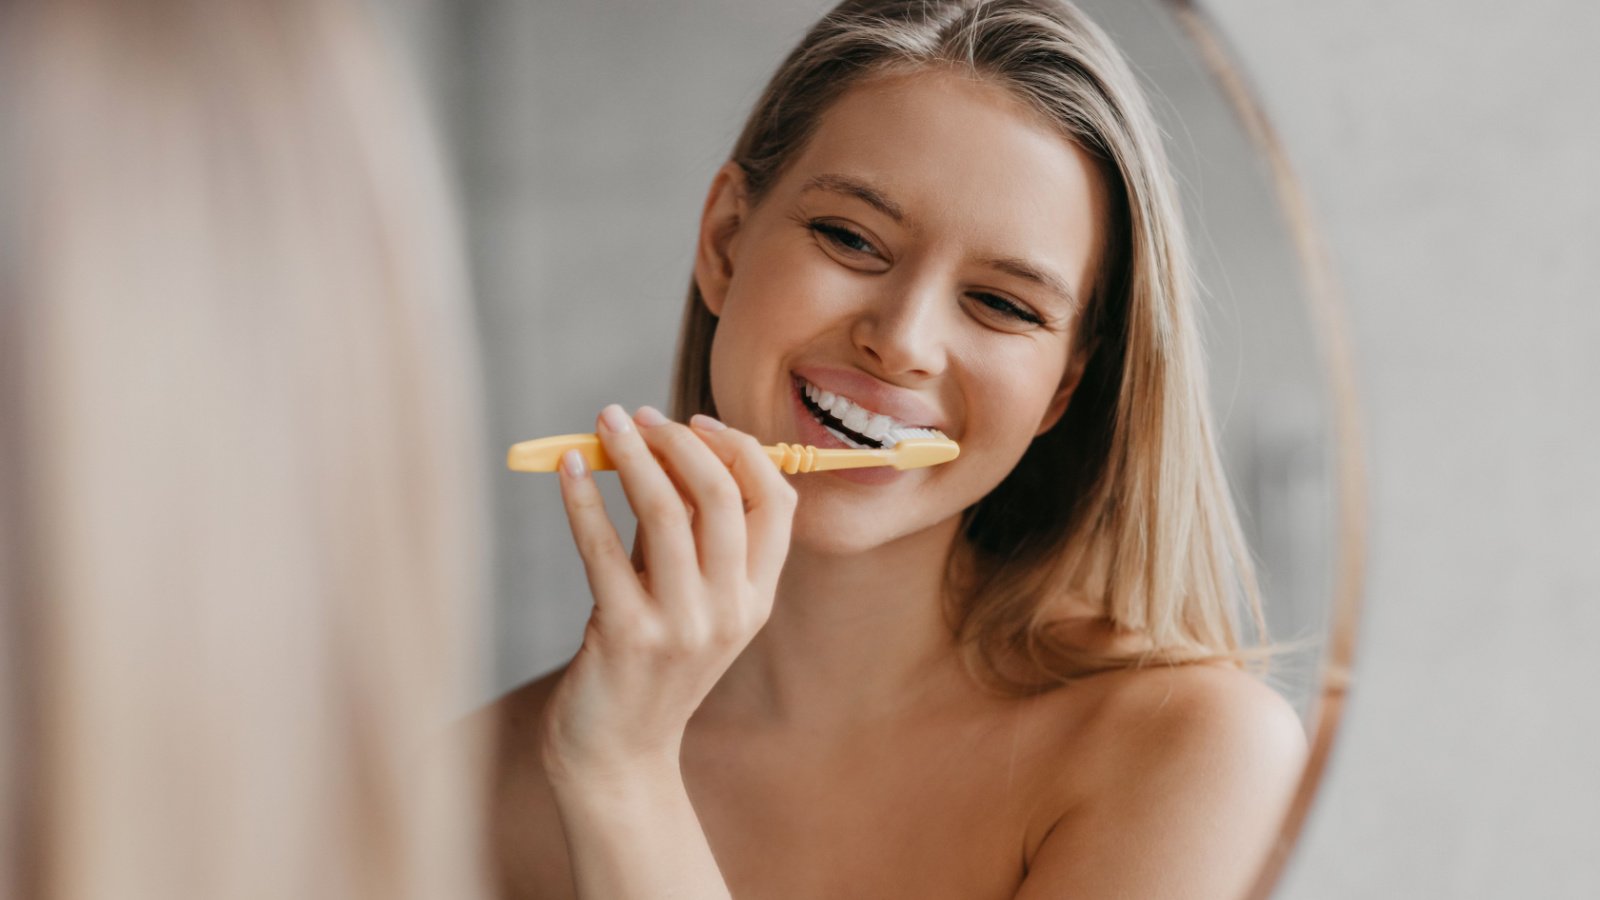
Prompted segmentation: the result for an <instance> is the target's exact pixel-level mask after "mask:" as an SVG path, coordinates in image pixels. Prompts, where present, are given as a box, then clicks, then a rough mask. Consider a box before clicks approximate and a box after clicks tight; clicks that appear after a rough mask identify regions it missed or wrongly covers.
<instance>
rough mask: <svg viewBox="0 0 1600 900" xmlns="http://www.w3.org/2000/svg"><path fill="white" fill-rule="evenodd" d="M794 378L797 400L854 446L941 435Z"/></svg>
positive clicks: (869, 446) (873, 446)
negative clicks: (798, 396) (797, 390)
mask: <svg viewBox="0 0 1600 900" xmlns="http://www.w3.org/2000/svg"><path fill="white" fill-rule="evenodd" d="M795 381H796V383H797V384H798V385H799V388H800V402H801V403H803V404H804V405H805V407H806V409H807V410H809V411H810V413H811V415H812V417H813V418H815V419H816V420H817V423H818V424H820V425H821V426H822V427H823V428H826V429H827V430H828V431H829V433H831V434H832V435H833V436H834V437H837V438H838V439H839V440H841V441H844V442H845V443H846V444H849V445H851V446H853V447H858V448H862V449H873V450H876V449H879V448H882V447H892V446H894V445H895V444H897V443H899V442H900V441H903V440H907V439H909V438H927V437H935V438H942V437H944V434H943V433H942V432H940V431H938V430H936V429H932V428H920V427H918V426H915V425H908V424H906V423H904V422H901V421H898V420H896V419H894V418H891V417H890V416H886V415H883V414H882V413H877V412H873V411H872V410H870V409H867V408H865V407H863V406H861V405H860V404H858V403H856V402H854V401H852V400H851V399H850V398H848V397H844V396H842V395H839V394H835V393H833V392H832V391H825V390H823V389H822V388H819V387H817V386H816V385H814V384H812V383H811V382H809V381H806V380H805V379H804V378H800V377H798V376H796V378H795Z"/></svg>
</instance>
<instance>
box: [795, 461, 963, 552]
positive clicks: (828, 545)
mask: <svg viewBox="0 0 1600 900" xmlns="http://www.w3.org/2000/svg"><path fill="white" fill-rule="evenodd" d="M802 477H804V476H802ZM840 500H841V498H838V497H827V496H811V497H807V496H806V494H805V491H804V490H803V489H802V491H801V497H800V503H799V505H798V506H797V507H796V508H795V517H794V528H793V531H792V532H791V537H790V546H791V547H792V548H793V549H794V550H801V551H805V552H807V553H813V554H818V555H822V556H849V555H853V554H857V553H865V552H868V551H870V550H873V549H876V548H878V547H882V546H884V545H885V544H890V543H893V542H895V541H897V540H900V539H902V538H905V537H908V536H910V535H912V534H916V533H918V532H920V531H923V530H925V529H927V528H930V527H932V526H934V525H936V524H938V522H939V521H940V519H939V518H938V517H936V516H929V515H928V511H927V510H921V511H920V514H919V513H918V511H913V510H910V509H907V508H906V506H905V504H903V503H900V504H893V503H890V504H881V505H880V504H872V503H870V502H867V503H862V502H849V503H846V502H840Z"/></svg>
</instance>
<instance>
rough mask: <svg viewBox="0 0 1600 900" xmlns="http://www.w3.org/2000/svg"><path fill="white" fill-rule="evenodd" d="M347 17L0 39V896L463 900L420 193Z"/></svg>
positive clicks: (184, 13) (447, 572)
mask: <svg viewBox="0 0 1600 900" xmlns="http://www.w3.org/2000/svg"><path fill="white" fill-rule="evenodd" d="M371 13H372V10H371V9H369V8H368V7H367V5H366V4H363V3H359V2H335V0H280V2H273V3H259V2H256V0H169V2H163V3H155V4H150V3H125V2H120V0H4V2H0V45H3V46H0V121H4V122H5V126H4V127H3V128H0V163H3V168H0V176H4V177H3V180H0V422H3V423H4V424H3V425H0V671H3V672H4V673H5V674H4V678H3V680H0V896H4V897H8V898H19V900H21V898H51V900H99V898H107V900H110V898H116V900H188V898H194V900H202V898H203V900H230V898H260V897H274V898H279V897H281V898H289V897H294V898H372V900H379V898H382V900H401V898H415V900H432V898H439V897H450V898H463V900H469V898H472V897H474V896H482V895H483V893H484V891H483V888H484V886H485V880H484V878H483V877H482V857H481V852H480V847H481V841H480V829H479V828H477V827H476V825H477V824H478V823H479V822H480V821H481V818H480V816H479V814H478V810H479V809H480V807H481V797H480V796H479V795H478V794H477V793H476V791H475V787H476V785H477V784H478V783H479V780H478V779H477V778H475V777H474V772H475V770H476V767H475V766H474V763H476V761H477V760H476V757H475V756H469V755H467V753H468V752H469V751H467V750H465V749H464V748H458V747H453V746H452V747H447V746H445V742H444V741H441V740H440V730H441V726H442V724H443V722H444V721H445V717H446V716H447V715H448V713H449V712H450V711H451V709H450V708H451V705H452V704H455V703H459V702H460V700H461V694H462V691H463V684H462V683H463V681H464V680H465V677H464V676H465V674H466V672H465V665H464V663H465V659H464V656H465V654H464V652H463V651H465V649H466V647H467V646H468V636H467V634H466V633H465V628H466V626H467V625H468V624H469V617H468V616H467V615H466V613H467V612H468V611H470V609H471V607H470V605H469V604H468V601H469V600H470V598H471V597H473V596H474V595H475V591H476V590H477V587H478V585H479V581H478V573H477V565H476V563H477V558H478V554H479V553H480V550H479V542H480V540H481V529H480V522H481V513H480V509H479V503H478V499H479V498H478V489H479V483H478V480H477V478H476V477H475V476H474V475H473V471H474V470H475V469H476V467H477V466H478V454H477V453H476V449H475V436H476V435H477V433H478V425H479V423H478V421H477V419H476V414H475V413H476V399H475V392H474V390H473V388H474V386H475V385H474V384H473V379H472V375H471V368H470V360H471V358H470V355H469V354H470V350H471V346H470V341H469V337H470V334H469V330H468V324H467V323H468V321H469V319H468V315H469V314H468V307H467V305H466V296H465V292H464V291H463V290H462V284H461V279H460V277H459V274H460V271H459V266H458V259H457V252H458V251H457V247H456V243H455V239H456V234H455V232H454V230H453V228H452V227H451V225H452V221H451V215H450V210H449V208H448V205H447V204H446V203H445V197H444V193H443V191H442V187H443V180H442V178H441V175H442V167H441V166H440V165H439V164H438V161H437V159H436V158H435V155H434V150H433V144H432V139H431V135H430V134H429V133H428V131H427V130H426V127H425V125H424V123H423V121H422V119H421V116H420V115H419V113H420V110H419V108H418V106H419V104H418V103H417V101H416V97H415V94H414V93H413V92H411V91H409V90H407V86H406V85H405V84H404V82H402V81H399V76H400V74H401V72H400V71H399V70H398V68H397V67H396V66H395V65H394V61H393V60H392V59H391V58H390V54H389V52H388V49H387V48H386V46H385V45H384V42H383V40H382V39H381V36H380V34H379V29H378V23H377V22H375V21H373V18H372V15H371Z"/></svg>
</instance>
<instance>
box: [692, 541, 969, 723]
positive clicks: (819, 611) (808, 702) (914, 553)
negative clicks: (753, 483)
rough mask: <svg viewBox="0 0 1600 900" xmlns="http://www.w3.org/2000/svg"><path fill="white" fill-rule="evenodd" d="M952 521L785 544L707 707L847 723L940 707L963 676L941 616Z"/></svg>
mask: <svg viewBox="0 0 1600 900" xmlns="http://www.w3.org/2000/svg"><path fill="white" fill-rule="evenodd" d="M959 526H960V520H959V518H952V519H950V520H947V521H945V522H942V523H940V524H938V525H935V526H933V527H931V528H928V529H926V530H924V531H921V532H917V533H916V534H912V535H907V536H906V537H903V538H899V539H897V540H895V541H893V542H891V543H888V544H885V545H882V546H880V547H877V548H874V549H873V550H870V551H867V552H864V553H851V554H845V555H834V554H825V553H820V552H816V551H814V550H809V549H807V548H805V547H800V546H796V547H794V548H793V549H792V550H791V551H790V555H789V559H788V562H787V564H786V565H785V566H784V571H783V576H782V578H781V579H780V582H779V586H778V591H777V595H776V598H775V601H774V604H773V609H772V615H771V616H770V617H769V618H768V620H767V624H766V626H765V627H764V628H763V629H762V630H761V631H760V632H759V633H758V634H757V635H756V637H755V638H754V639H753V640H752V641H751V642H750V644H749V646H747V647H746V648H745V650H744V652H743V653H742V654H741V655H740V656H739V658H738V659H737V660H735V661H734V663H733V665H732V666H731V667H729V669H728V671H727V673H726V674H725V675H724V676H723V678H722V679H721V681H719V682H718V684H717V686H716V688H715V689H713V691H712V692H711V694H710V696H708V697H707V699H706V703H705V704H703V705H702V709H703V710H710V711H711V714H712V715H717V714H728V715H737V716H740V717H754V718H756V719H758V720H762V721H766V722H768V723H769V724H771V725H773V726H777V727H787V726H799V727H802V728H805V729H807V730H811V731H817V730H834V729H850V728H855V727H859V726H862V725H867V724H869V723H881V722H884V721H886V720H888V719H892V718H904V717H905V716H908V715H914V714H915V713H916V712H917V710H918V709H919V708H922V707H921V705H920V704H919V701H928V702H931V703H937V704H938V705H940V706H943V707H948V706H949V704H950V700H951V697H952V696H954V695H952V693H951V691H952V690H953V689H957V686H958V685H961V684H964V683H965V682H964V672H963V671H962V669H961V664H960V659H959V656H958V655H957V652H956V651H957V648H956V645H955V641H954V639H953V637H952V635H951V633H950V628H949V625H948V624H947V623H946V621H945V617H944V601H943V590H944V580H945V568H946V561H947V560H948V558H949V554H950V552H951V550H952V548H953V546H954V542H955V539H956V535H957V532H958V529H959Z"/></svg>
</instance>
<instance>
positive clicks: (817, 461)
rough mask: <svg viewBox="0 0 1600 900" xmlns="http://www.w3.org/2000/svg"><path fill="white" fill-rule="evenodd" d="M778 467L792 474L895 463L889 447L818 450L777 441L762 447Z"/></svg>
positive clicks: (803, 445) (808, 445) (808, 446)
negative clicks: (886, 448) (885, 448)
mask: <svg viewBox="0 0 1600 900" xmlns="http://www.w3.org/2000/svg"><path fill="white" fill-rule="evenodd" d="M761 449H763V450H765V451H767V458H768V459H771V460H772V461H773V463H775V464H776V465H777V466H778V468H780V469H782V470H783V471H784V472H785V473H786V474H789V475H800V474H804V473H806V472H826V471H828V470H830V469H863V468H867V467H869V466H887V465H892V464H893V459H894V457H893V451H890V450H832V449H829V450H819V449H817V448H816V447H813V446H811V445H810V444H777V445H775V446H771V447H763V448H761Z"/></svg>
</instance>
